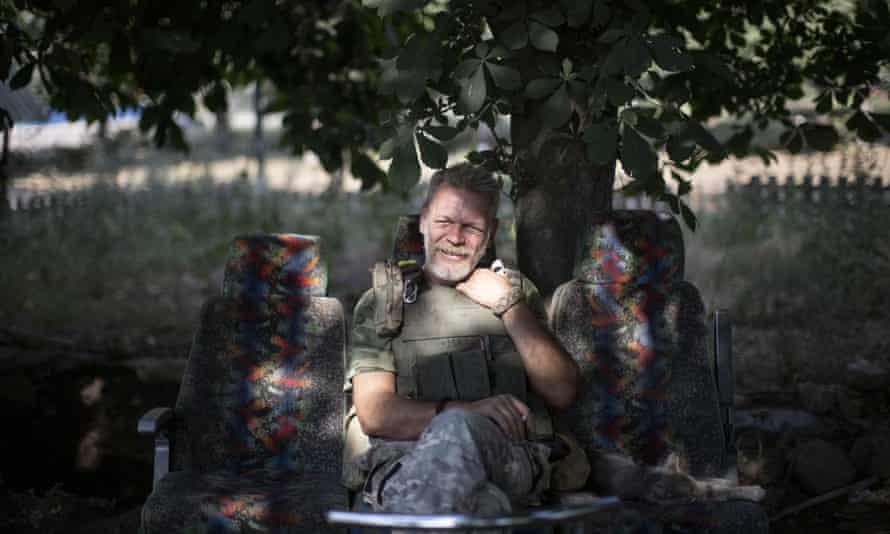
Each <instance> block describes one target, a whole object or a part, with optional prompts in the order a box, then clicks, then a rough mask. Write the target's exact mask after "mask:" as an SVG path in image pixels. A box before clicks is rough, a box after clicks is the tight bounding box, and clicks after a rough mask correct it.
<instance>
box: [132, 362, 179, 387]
mask: <svg viewBox="0 0 890 534" xmlns="http://www.w3.org/2000/svg"><path fill="white" fill-rule="evenodd" d="M121 363H122V365H123V366H125V367H129V368H130V369H132V370H133V371H135V372H136V376H137V377H138V378H139V381H140V382H142V383H144V384H163V383H169V384H179V382H180V381H182V375H183V373H185V366H186V364H187V363H188V360H186V359H183V358H164V359H159V358H132V359H129V360H126V361H124V362H121Z"/></svg>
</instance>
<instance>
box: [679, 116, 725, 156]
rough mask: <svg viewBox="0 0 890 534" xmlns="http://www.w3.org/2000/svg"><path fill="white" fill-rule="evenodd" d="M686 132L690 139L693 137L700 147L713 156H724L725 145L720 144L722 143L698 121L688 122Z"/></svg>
mask: <svg viewBox="0 0 890 534" xmlns="http://www.w3.org/2000/svg"><path fill="white" fill-rule="evenodd" d="M686 132H687V134H688V135H689V137H691V138H692V139H694V140H695V142H696V143H698V146H700V147H702V148H704V149H705V150H707V151H708V152H710V153H711V154H713V155H721V154H723V145H721V144H720V141H718V140H717V138H716V137H714V135H713V134H712V133H711V132H709V131H708V130H707V129H705V127H704V126H702V125H701V124H699V123H698V121H695V120H691V119H690V120H689V121H687V122H686Z"/></svg>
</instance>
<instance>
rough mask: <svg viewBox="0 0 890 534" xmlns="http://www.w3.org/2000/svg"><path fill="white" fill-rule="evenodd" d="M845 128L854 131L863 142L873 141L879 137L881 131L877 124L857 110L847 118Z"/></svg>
mask: <svg viewBox="0 0 890 534" xmlns="http://www.w3.org/2000/svg"><path fill="white" fill-rule="evenodd" d="M846 126H847V129H848V130H850V131H853V132H856V135H858V136H859V138H860V139H862V140H863V141H865V142H868V143H873V142H875V141H877V140H878V139H880V138H881V131H880V130H879V129H878V126H877V125H876V124H875V123H874V122H872V121H871V119H869V118H868V116H867V115H866V114H865V113H863V112H862V111H857V112H856V113H854V114H853V116H852V117H850V118H849V119H848V120H847V124H846Z"/></svg>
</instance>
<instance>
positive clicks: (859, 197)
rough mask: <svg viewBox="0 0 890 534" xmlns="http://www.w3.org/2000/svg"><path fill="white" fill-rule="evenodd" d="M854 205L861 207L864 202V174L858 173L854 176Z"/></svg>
mask: <svg viewBox="0 0 890 534" xmlns="http://www.w3.org/2000/svg"><path fill="white" fill-rule="evenodd" d="M855 194H856V206H857V207H859V208H861V207H863V206H865V204H866V196H865V195H866V189H865V175H864V174H859V175H857V176H856V189H855Z"/></svg>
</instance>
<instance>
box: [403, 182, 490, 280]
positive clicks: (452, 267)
mask: <svg viewBox="0 0 890 534" xmlns="http://www.w3.org/2000/svg"><path fill="white" fill-rule="evenodd" d="M488 202H489V201H488V198H487V197H486V196H485V195H484V194H482V193H476V192H473V191H467V190H465V189H458V188H455V187H452V186H450V185H448V184H442V185H441V186H439V188H438V189H437V190H436V193H435V195H434V196H433V198H432V199H430V201H429V203H428V204H427V205H426V206H425V207H424V209H423V210H421V212H420V232H421V233H422V234H423V246H424V252H425V254H426V264H425V265H424V270H425V271H426V274H427V275H428V276H429V277H430V278H431V279H432V281H433V282H438V283H442V284H448V285H452V284H456V283H457V282H461V281H463V280H464V279H466V278H467V277H468V276H469V275H470V273H472V272H473V269H475V268H476V264H477V263H479V260H480V259H482V255H483V254H484V253H485V247H487V246H488V240H489V239H490V238H491V236H493V235H494V231H495V229H496V224H495V223H494V222H493V221H489V220H488V207H489V206H488Z"/></svg>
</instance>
